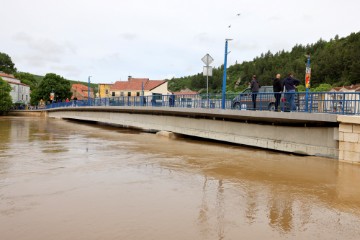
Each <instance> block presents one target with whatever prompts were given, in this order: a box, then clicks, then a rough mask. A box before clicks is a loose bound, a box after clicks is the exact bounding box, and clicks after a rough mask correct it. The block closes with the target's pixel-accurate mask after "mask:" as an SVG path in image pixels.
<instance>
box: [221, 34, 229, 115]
mask: <svg viewBox="0 0 360 240" xmlns="http://www.w3.org/2000/svg"><path fill="white" fill-rule="evenodd" d="M229 40H231V39H225V57H224V75H223V84H222V95H221V108H222V109H225V94H226V65H227V54H228V41H229Z"/></svg>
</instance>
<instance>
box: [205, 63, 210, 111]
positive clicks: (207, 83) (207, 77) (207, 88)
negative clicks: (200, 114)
mask: <svg viewBox="0 0 360 240" xmlns="http://www.w3.org/2000/svg"><path fill="white" fill-rule="evenodd" d="M206 71H207V74H206V98H207V107H208V108H209V107H210V105H209V104H210V103H209V66H207V69H206Z"/></svg>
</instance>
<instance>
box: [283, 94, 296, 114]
mask: <svg viewBox="0 0 360 240" xmlns="http://www.w3.org/2000/svg"><path fill="white" fill-rule="evenodd" d="M285 98H286V102H288V103H289V107H290V111H295V110H296V106H295V90H289V91H287V92H286V93H285Z"/></svg>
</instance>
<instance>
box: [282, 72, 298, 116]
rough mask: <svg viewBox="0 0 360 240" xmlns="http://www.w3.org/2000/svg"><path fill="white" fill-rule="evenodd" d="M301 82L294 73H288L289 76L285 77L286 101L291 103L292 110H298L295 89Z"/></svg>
mask: <svg viewBox="0 0 360 240" xmlns="http://www.w3.org/2000/svg"><path fill="white" fill-rule="evenodd" d="M299 84H300V81H299V80H297V79H295V78H294V77H293V75H292V73H289V74H288V77H287V78H285V79H284V87H285V91H286V93H285V98H286V102H288V103H289V105H290V111H296V105H295V89H296V86H298V85H299Z"/></svg>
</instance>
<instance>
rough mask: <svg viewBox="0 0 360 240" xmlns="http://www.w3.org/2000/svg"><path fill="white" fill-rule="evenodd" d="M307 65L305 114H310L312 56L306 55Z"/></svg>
mask: <svg viewBox="0 0 360 240" xmlns="http://www.w3.org/2000/svg"><path fill="white" fill-rule="evenodd" d="M306 57H307V63H306V71H305V88H306V92H305V103H306V104H305V112H308V111H309V109H308V102H309V89H310V78H311V68H310V55H306Z"/></svg>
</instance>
